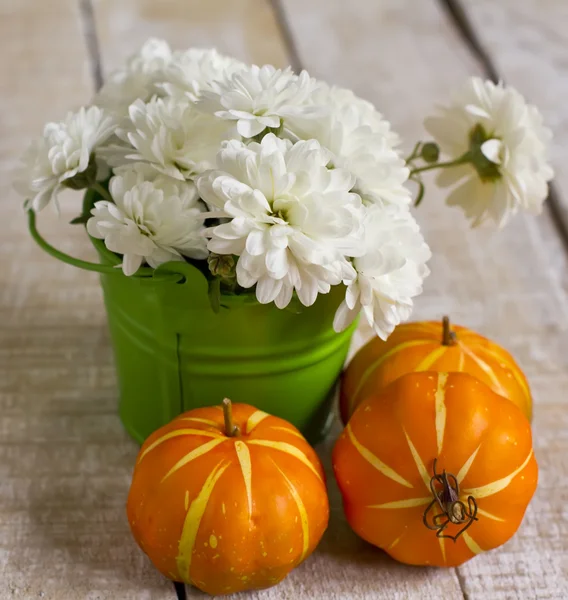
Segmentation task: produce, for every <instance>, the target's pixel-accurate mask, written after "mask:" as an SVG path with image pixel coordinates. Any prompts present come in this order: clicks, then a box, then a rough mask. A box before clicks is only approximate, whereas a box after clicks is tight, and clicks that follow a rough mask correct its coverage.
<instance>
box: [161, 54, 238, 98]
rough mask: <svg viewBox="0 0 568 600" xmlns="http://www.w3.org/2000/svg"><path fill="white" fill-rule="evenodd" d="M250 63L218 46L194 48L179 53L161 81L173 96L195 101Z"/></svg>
mask: <svg viewBox="0 0 568 600" xmlns="http://www.w3.org/2000/svg"><path fill="white" fill-rule="evenodd" d="M244 69H246V65H245V64H244V63H243V62H241V61H239V60H237V59H236V58H232V57H230V56H225V55H223V54H220V53H219V52H217V50H215V49H208V50H204V49H201V48H190V49H189V50H186V51H184V52H175V53H174V56H173V59H172V60H171V62H170V63H169V65H168V66H167V68H166V69H165V70H164V78H163V79H164V81H163V83H159V84H157V87H158V88H160V89H162V90H163V91H164V92H165V93H166V94H168V95H169V96H175V97H186V98H188V99H189V100H191V101H192V102H196V101H198V100H199V99H200V98H201V94H202V92H203V91H204V90H207V91H212V90H213V87H212V86H213V84H214V83H215V82H222V81H225V80H226V79H227V78H229V77H230V76H231V75H233V74H234V73H237V72H238V71H241V70H244Z"/></svg>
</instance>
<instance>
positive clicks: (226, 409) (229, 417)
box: [223, 398, 241, 437]
mask: <svg viewBox="0 0 568 600" xmlns="http://www.w3.org/2000/svg"><path fill="white" fill-rule="evenodd" d="M223 416H224V417H225V435H226V436H227V437H236V436H238V435H241V430H240V429H239V427H238V426H237V425H235V424H234V423H233V405H232V404H231V401H230V400H229V398H225V399H224V400H223Z"/></svg>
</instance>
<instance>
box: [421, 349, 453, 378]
mask: <svg viewBox="0 0 568 600" xmlns="http://www.w3.org/2000/svg"><path fill="white" fill-rule="evenodd" d="M448 348H449V346H440V347H439V348H436V349H435V350H432V352H430V354H428V355H427V356H425V357H424V358H423V359H422V360H421V361H420V362H419V363H418V364H417V365H416V367H414V370H415V371H416V372H417V373H418V372H420V371H428V370H429V369H430V368H431V367H432V365H433V364H434V363H435V362H436V361H438V360H440V358H442V356H444V354H445V353H446V351H447V350H448Z"/></svg>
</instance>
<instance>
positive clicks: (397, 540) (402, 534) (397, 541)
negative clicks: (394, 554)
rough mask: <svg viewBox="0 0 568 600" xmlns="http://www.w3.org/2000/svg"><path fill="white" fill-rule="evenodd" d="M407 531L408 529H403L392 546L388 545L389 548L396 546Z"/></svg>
mask: <svg viewBox="0 0 568 600" xmlns="http://www.w3.org/2000/svg"><path fill="white" fill-rule="evenodd" d="M405 533H406V531H403V532H402V533H401V534H400V535H399V536H398V537H397V538H395V540H394V542H393V543H392V544H391V545H390V546H387V550H391V549H392V548H394V547H395V546H396V545H397V544H398V543H399V542H400V540H401V539H402V538H403V537H404V534H405Z"/></svg>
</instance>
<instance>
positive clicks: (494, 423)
mask: <svg viewBox="0 0 568 600" xmlns="http://www.w3.org/2000/svg"><path fill="white" fill-rule="evenodd" d="M333 468H334V471H335V476H336V478H337V482H338V484H339V488H340V490H341V493H342V495H343V506H344V509H345V514H346V516H347V520H348V521H349V524H350V525H351V527H352V528H353V530H354V531H355V532H356V533H357V534H358V535H360V536H361V537H362V538H364V539H365V540H367V541H368V542H370V543H371V544H374V545H375V546H378V547H379V548H382V549H384V550H385V551H386V552H388V553H389V554H390V555H391V556H392V557H393V558H395V559H396V560H399V561H401V562H404V563H408V564H413V565H436V566H448V567H450V566H456V565H460V564H462V563H463V562H465V561H466V560H469V559H470V558H472V557H473V556H475V555H476V554H479V553H481V552H484V551H487V550H491V549H492V548H496V547H497V546H500V545H501V544H503V543H505V542H506V541H507V540H508V539H509V538H510V537H511V536H512V535H513V534H514V533H515V532H516V531H517V528H518V527H519V525H520V523H521V520H522V518H523V515H524V513H525V510H526V508H527V505H528V503H529V501H530V499H531V498H532V496H533V493H534V491H535V489H536V484H537V476H538V469H537V464H536V461H535V458H534V455H533V449H532V439H531V428H530V424H529V422H528V420H527V419H526V417H525V416H524V415H523V414H522V413H521V411H520V410H519V409H518V408H517V407H516V406H514V405H513V404H512V403H511V402H509V401H508V400H506V399H505V398H503V397H502V396H499V395H498V394H495V392H493V391H492V390H491V389H490V388H489V387H488V386H486V385H485V384H484V383H482V382H480V381H479V380H477V379H475V378H474V377H472V376H471V375H467V374H465V373H449V374H447V373H433V372H426V373H410V374H407V375H403V376H402V377H400V378H399V379H397V380H396V381H394V382H393V383H391V384H390V386H388V387H387V388H385V389H384V390H383V391H382V392H381V393H380V395H379V396H376V397H369V398H367V399H366V400H364V401H363V402H362V403H361V404H360V405H359V407H358V408H357V410H356V411H355V412H354V413H353V416H352V417H351V419H350V421H349V424H348V425H347V427H346V428H345V430H344V431H343V433H342V434H341V436H340V437H339V439H338V441H337V443H336V445H335V447H334V450H333Z"/></svg>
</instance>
